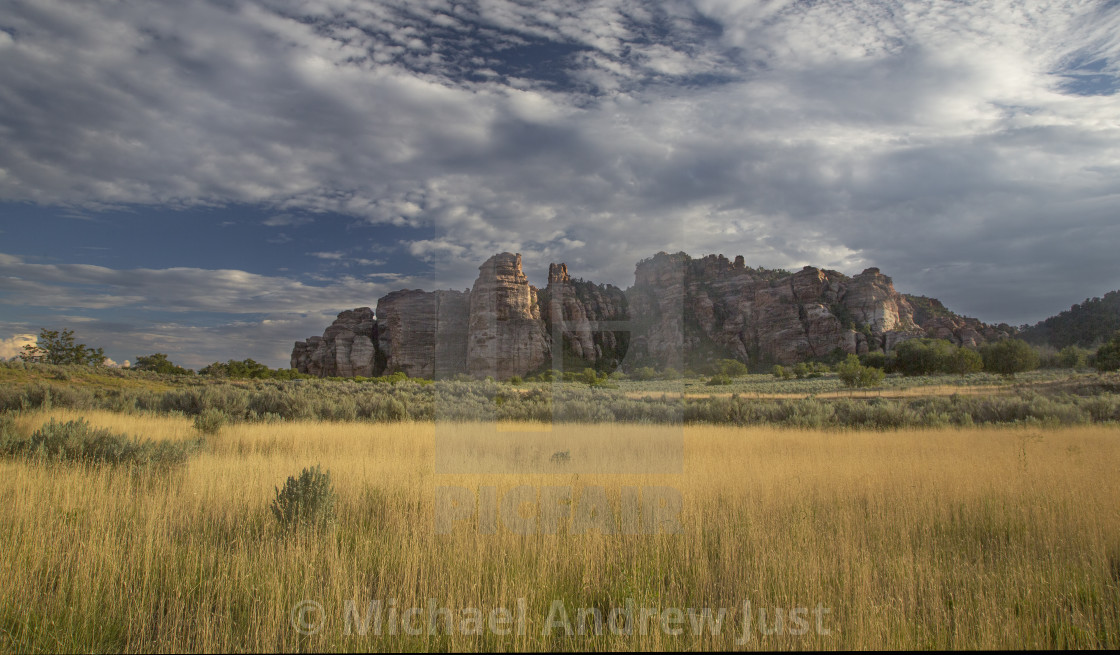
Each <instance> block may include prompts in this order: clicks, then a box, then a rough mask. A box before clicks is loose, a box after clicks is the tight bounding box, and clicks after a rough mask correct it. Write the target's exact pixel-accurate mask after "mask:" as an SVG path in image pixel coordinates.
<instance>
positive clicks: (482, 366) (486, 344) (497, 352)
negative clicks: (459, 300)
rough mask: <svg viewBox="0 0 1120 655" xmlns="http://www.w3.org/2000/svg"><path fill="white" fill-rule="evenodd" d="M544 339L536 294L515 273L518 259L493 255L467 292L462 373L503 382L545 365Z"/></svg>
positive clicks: (546, 341) (546, 342) (547, 351)
mask: <svg viewBox="0 0 1120 655" xmlns="http://www.w3.org/2000/svg"><path fill="white" fill-rule="evenodd" d="M550 352H551V344H550V342H549V338H548V333H547V331H546V330H545V324H544V321H542V320H541V312H540V307H539V305H538V304H537V289H536V287H534V286H532V285H531V284H529V279H528V278H527V277H525V274H524V273H523V272H522V271H521V255H520V254H513V253H508V252H504V253H501V254H498V255H494V256H493V257H491V258H490V259H488V260H486V262H485V263H483V264H482V266H480V267H479V269H478V279H477V280H475V282H474V286H473V287H472V288H471V300H470V319H469V323H468V332H467V372H468V373H469V374H470V375H471V376H473V377H487V376H490V377H493V378H495V379H499V380H504V379H508V378H510V377H513V376H514V375H525V374H526V373H528V372H530V371H534V370H537V369H539V368H541V367H542V366H544V364H545V362H546V361H548V357H549V354H550Z"/></svg>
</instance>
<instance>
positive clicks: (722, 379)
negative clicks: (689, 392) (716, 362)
mask: <svg viewBox="0 0 1120 655" xmlns="http://www.w3.org/2000/svg"><path fill="white" fill-rule="evenodd" d="M705 384H707V385H708V386H709V387H715V386H721V385H727V384H731V377H730V376H727V375H724V374H722V373H717V374H715V375H713V376H712V379H710V380H708V381H707V382H706V383H705Z"/></svg>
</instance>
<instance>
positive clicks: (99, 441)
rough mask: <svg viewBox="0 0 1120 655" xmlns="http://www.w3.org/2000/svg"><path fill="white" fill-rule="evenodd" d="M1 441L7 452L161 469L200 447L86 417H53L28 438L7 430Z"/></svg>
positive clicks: (74, 461) (192, 443) (9, 453)
mask: <svg viewBox="0 0 1120 655" xmlns="http://www.w3.org/2000/svg"><path fill="white" fill-rule="evenodd" d="M2 441H3V450H4V454H7V455H15V456H23V457H48V458H51V459H56V460H58V461H62V462H73V463H78V464H91V465H92V464H108V465H126V466H153V467H157V468H162V469H169V468H172V467H176V466H180V465H182V464H184V463H186V461H187V457H188V456H189V455H190V454H191V453H192V452H193V451H194V450H195V449H196V448H197V447H198V443H197V442H168V441H158V442H152V441H143V442H142V441H140V440H138V439H131V438H129V437H128V436H127V435H123V434H115V433H113V432H112V431H111V430H108V429H106V428H94V427H91V426H90V424H89V423H87V422H86V420H85V419H77V420H75V421H67V422H65V423H62V422H61V421H56V420H54V419H51V421H50V423H46V424H44V425H43V426H42V427H40V428H39V429H38V430H36V431H35V432H34V433H32V434H31V436H30V437H28V438H27V439H20V438H18V437H16V436H15V435H13V434H12V433H11V432H10V431H8V430H7V429H5V435H4V436H3V439H2Z"/></svg>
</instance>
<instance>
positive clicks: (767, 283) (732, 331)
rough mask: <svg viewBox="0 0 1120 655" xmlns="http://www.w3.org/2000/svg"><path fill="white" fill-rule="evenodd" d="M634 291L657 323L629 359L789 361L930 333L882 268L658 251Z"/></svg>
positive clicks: (637, 309)
mask: <svg viewBox="0 0 1120 655" xmlns="http://www.w3.org/2000/svg"><path fill="white" fill-rule="evenodd" d="M628 294H629V296H630V306H631V311H632V313H634V314H635V315H639V316H644V317H647V319H649V327H648V328H646V329H644V330H640V331H639V332H638V333H637V334H635V335H633V336H632V337H631V353H630V354H629V357H628V358H627V359H628V364H630V365H632V366H637V365H655V364H656V363H657V362H664V361H673V360H674V359H675V361H676V362H677V363H678V364H679V365H680V366H685V367H688V366H696V365H700V364H703V363H704V362H706V361H710V360H712V359H720V358H729V359H737V360H739V361H742V362H745V363H748V364H762V363H770V362H774V363H781V364H790V363H794V362H797V361H801V360H805V359H811V358H814V357H823V356H825V355H828V354H830V353H832V352H833V351H834V350H836V349H840V350H841V351H843V352H847V353H863V352H867V351H868V350H884V349H889V348H890V347H891V346H892V345H893V344H894V343H896V342H897V341H899V340H903V339H906V338H913V337H915V336H923V335H924V333H923V332H922V331H921V330H920V328H919V327H918V326H917V325H916V324H915V323H914V321H913V317H912V314H913V310H912V309H911V307H910V306H909V304H908V303H907V302H906V299H905V298H904V297H903V296H902V295H901V294H899V293H897V292H896V291H895V290H894V286H893V285H892V283H891V280H890V278H888V277H886V276H885V275H882V274H881V273H880V272H879V270H878V269H874V268H870V269H867V270H866V271H864V272H863V273H861V274H859V275H857V276H855V277H851V278H850V277H848V276H846V275H844V274H842V273H839V272H837V271H830V270H826V269H818V268H814V267H811V266H806V267H805V268H803V269H802V270H800V271H798V272H797V273H792V274H791V273H788V272H786V271H773V270H766V269H753V268H750V267H747V266H745V265H744V263H743V261H742V258H741V257H738V258H736V259H735V262H734V263H732V262H730V261H728V260H727V258H725V257H723V256H722V255H709V256H707V257H704V258H702V259H692V258H691V257H689V256H688V255H686V254H684V253H677V254H675V255H669V254H666V253H658V254H657V255H655V256H654V257H652V258H650V259H647V260H644V261H642V262H639V263H638V268H637V271H636V272H635V284H634V287H632V288H631V289H630V290H629V291H628Z"/></svg>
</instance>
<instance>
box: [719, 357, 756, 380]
mask: <svg viewBox="0 0 1120 655" xmlns="http://www.w3.org/2000/svg"><path fill="white" fill-rule="evenodd" d="M749 372H750V371H749V370H748V369H747V365H746V364H744V363H743V362H740V361H739V360H737V359H721V360H718V361H717V362H716V364H715V373H716V374H717V375H726V376H727V377H730V378H740V377H743V376H744V375H746V374H747V373H749Z"/></svg>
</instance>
